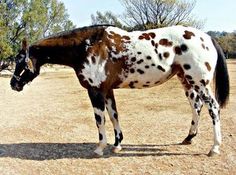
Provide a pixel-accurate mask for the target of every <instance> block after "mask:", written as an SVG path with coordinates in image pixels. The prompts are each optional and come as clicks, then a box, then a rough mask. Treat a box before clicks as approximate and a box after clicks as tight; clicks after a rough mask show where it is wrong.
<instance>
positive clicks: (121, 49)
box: [10, 25, 229, 156]
mask: <svg viewBox="0 0 236 175" xmlns="http://www.w3.org/2000/svg"><path fill="white" fill-rule="evenodd" d="M15 59H16V67H15V72H14V75H13V77H12V79H11V82H10V84H11V87H12V89H13V90H16V91H21V90H23V87H24V85H25V84H27V83H28V82H31V81H32V80H33V79H34V78H35V77H37V76H38V75H39V73H40V67H41V66H42V65H44V64H45V63H49V64H60V65H66V66H70V67H72V68H73V69H74V70H75V73H76V75H77V77H78V79H79V81H80V83H81V85H82V86H83V87H84V88H86V89H87V91H88V95H89V97H90V100H91V103H92V106H93V109H94V114H95V120H96V124H97V128H98V135H99V144H98V146H97V148H96V149H95V153H96V154H98V155H103V150H104V148H105V147H106V146H107V138H106V134H105V108H106V109H107V111H108V114H109V116H110V119H111V122H112V124H113V127H114V132H115V144H114V147H113V152H119V151H120V150H121V149H122V147H121V141H122V139H123V135H122V131H121V127H120V124H119V120H118V112H117V109H116V102H115V98H114V93H113V89H117V88H131V89H133V88H140V89H141V88H149V87H153V86H157V85H160V84H162V83H164V82H166V81H167V80H169V79H170V78H171V77H173V76H174V75H177V77H178V78H179V80H180V82H181V83H182V85H183V89H184V90H185V94H186V96H187V98H188V100H189V103H190V106H191V108H192V112H193V116H192V122H191V127H190V131H189V134H188V136H187V137H186V138H185V139H184V141H183V144H190V143H191V141H192V138H193V137H195V136H196V134H197V132H198V122H199V116H200V112H201V109H202V106H203V104H204V105H205V106H206V107H207V108H208V111H209V114H210V116H211V118H212V121H213V131H214V144H213V146H212V148H211V150H210V152H209V156H212V155H216V154H219V153H220V152H219V147H220V144H221V129H220V107H224V106H225V105H226V104H227V101H228V97H229V76H228V70H227V65H226V61H225V57H224V54H223V52H222V49H221V48H220V46H219V45H218V44H217V42H216V41H215V40H214V39H213V38H211V37H210V36H208V35H207V34H205V33H203V32H201V31H199V30H197V29H195V28H190V27H183V26H173V27H166V28H160V29H153V30H147V31H133V32H127V31H125V30H122V29H120V28H117V27H114V26H106V25H104V26H89V27H83V28H78V29H74V30H71V31H66V32H62V33H59V34H56V35H52V36H49V37H47V38H44V39H42V40H39V41H37V42H35V43H33V44H32V45H30V46H28V44H27V41H26V40H23V41H22V49H21V51H19V53H18V55H17V56H16V58H15ZM214 77H215V79H214V80H215V81H214V82H215V95H213V91H212V89H211V86H210V83H211V81H212V80H213V78H214Z"/></svg>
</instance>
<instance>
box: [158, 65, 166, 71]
mask: <svg viewBox="0 0 236 175" xmlns="http://www.w3.org/2000/svg"><path fill="white" fill-rule="evenodd" d="M157 69H159V70H161V71H162V72H165V71H166V70H165V69H164V68H163V67H162V66H160V65H158V66H157Z"/></svg>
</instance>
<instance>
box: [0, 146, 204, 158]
mask: <svg viewBox="0 0 236 175" xmlns="http://www.w3.org/2000/svg"><path fill="white" fill-rule="evenodd" d="M171 145H180V144H168V145H133V144H126V145H123V150H122V151H121V152H120V153H118V154H114V153H112V152H111V149H112V145H108V147H107V148H106V149H105V152H104V156H103V157H102V158H109V157H144V156H184V155H190V156H199V155H202V154H187V153H173V152H169V151H168V150H166V149H162V147H168V146H171ZM95 148H96V144H95V143H19V144H0V158H3V157H10V158H19V159H25V160H38V161H43V160H55V159H65V158H74V159H92V158H95V155H94V153H93V151H94V149H95ZM96 158H97V157H96Z"/></svg>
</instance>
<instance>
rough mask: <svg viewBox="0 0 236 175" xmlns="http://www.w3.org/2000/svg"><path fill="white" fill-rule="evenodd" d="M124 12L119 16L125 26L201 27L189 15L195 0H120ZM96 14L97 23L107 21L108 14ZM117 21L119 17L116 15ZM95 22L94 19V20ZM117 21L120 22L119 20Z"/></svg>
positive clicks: (200, 24) (139, 27) (138, 27)
mask: <svg viewBox="0 0 236 175" xmlns="http://www.w3.org/2000/svg"><path fill="white" fill-rule="evenodd" d="M120 1H121V3H122V5H123V7H124V10H125V12H124V14H123V15H122V16H121V17H120V18H121V20H122V21H123V22H124V23H125V26H126V28H130V29H131V30H134V29H137V30H146V29H152V28H160V27H166V26H171V25H186V26H193V27H196V28H202V26H203V23H204V22H203V21H201V20H198V19H197V18H196V17H193V16H191V12H192V10H193V8H194V7H195V4H196V0H191V1H188V2H187V1H184V0H139V1H137V0H120ZM97 14H98V13H97ZM103 17H104V16H99V15H97V18H98V19H99V20H97V21H99V23H107V22H108V23H109V20H107V18H108V19H110V18H109V16H106V20H104V18H103ZM116 20H118V21H119V18H118V17H116ZM95 22H96V21H95ZM119 23H121V22H120V21H119Z"/></svg>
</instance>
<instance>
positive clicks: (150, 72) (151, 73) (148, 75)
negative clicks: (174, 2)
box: [118, 66, 173, 89]
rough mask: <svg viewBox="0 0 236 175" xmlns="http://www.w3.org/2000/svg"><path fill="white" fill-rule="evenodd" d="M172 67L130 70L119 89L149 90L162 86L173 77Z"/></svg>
mask: <svg viewBox="0 0 236 175" xmlns="http://www.w3.org/2000/svg"><path fill="white" fill-rule="evenodd" d="M172 74H173V73H172V70H171V68H170V67H162V66H160V67H159V68H157V67H154V66H153V67H148V68H147V67H146V69H143V70H142V69H136V70H135V72H133V70H132V69H131V70H129V73H128V74H125V73H124V74H123V75H122V76H121V77H120V78H121V80H122V83H121V84H120V85H119V86H118V87H119V88H138V89H142V88H148V87H153V86H156V85H159V84H162V83H163V82H165V81H166V80H168V79H169V78H170V77H171V76H172Z"/></svg>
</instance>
